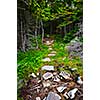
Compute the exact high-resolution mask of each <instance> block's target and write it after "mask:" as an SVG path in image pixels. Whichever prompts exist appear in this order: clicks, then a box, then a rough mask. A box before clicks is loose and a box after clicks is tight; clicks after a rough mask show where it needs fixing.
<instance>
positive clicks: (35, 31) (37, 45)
mask: <svg viewBox="0 0 100 100" xmlns="http://www.w3.org/2000/svg"><path fill="white" fill-rule="evenodd" d="M37 24H38V20H37V19H36V28H35V40H36V49H38V40H37Z"/></svg>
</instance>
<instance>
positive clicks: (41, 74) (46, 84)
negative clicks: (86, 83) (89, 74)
mask: <svg viewBox="0 0 100 100" xmlns="http://www.w3.org/2000/svg"><path fill="white" fill-rule="evenodd" d="M53 43H54V40H50V41H46V42H45V44H46V45H47V46H48V47H49V50H50V53H49V54H48V55H47V57H45V58H44V59H42V62H44V63H45V62H51V61H52V60H51V58H50V57H52V56H56V54H57V51H55V50H53V48H52V45H53ZM59 67H64V66H55V65H48V64H45V65H44V66H42V67H41V69H40V70H39V71H38V72H37V73H36V74H35V73H31V74H30V78H29V80H28V81H27V83H26V85H25V86H24V87H23V88H22V89H21V96H22V97H23V98H24V100H83V81H82V77H81V76H80V75H79V74H77V73H76V68H70V67H68V66H66V69H67V70H69V71H70V72H71V73H67V72H66V71H64V70H62V71H61V70H59Z"/></svg>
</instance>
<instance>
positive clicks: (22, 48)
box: [21, 20, 25, 52]
mask: <svg viewBox="0 0 100 100" xmlns="http://www.w3.org/2000/svg"><path fill="white" fill-rule="evenodd" d="M21 39H22V41H21V43H22V47H21V50H22V51H24V52H25V40H24V33H23V22H22V20H21Z"/></svg>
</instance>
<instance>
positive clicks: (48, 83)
mask: <svg viewBox="0 0 100 100" xmlns="http://www.w3.org/2000/svg"><path fill="white" fill-rule="evenodd" d="M50 85H51V82H50V81H49V80H47V81H44V82H43V87H44V88H45V87H49V86H50Z"/></svg>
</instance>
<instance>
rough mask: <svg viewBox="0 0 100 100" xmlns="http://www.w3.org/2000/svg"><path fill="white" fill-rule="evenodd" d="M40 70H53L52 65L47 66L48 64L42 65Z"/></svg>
mask: <svg viewBox="0 0 100 100" xmlns="http://www.w3.org/2000/svg"><path fill="white" fill-rule="evenodd" d="M42 70H46V71H54V66H48V65H45V66H43V67H42Z"/></svg>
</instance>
